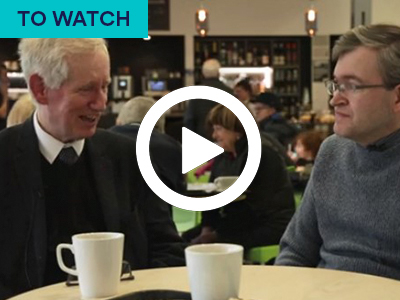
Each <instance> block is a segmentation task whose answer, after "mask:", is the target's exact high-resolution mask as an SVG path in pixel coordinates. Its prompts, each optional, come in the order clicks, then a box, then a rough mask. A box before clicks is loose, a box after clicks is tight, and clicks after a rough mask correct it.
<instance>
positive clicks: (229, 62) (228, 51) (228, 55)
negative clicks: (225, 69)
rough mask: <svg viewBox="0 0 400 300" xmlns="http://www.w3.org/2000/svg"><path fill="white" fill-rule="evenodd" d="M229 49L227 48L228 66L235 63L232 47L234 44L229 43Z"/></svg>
mask: <svg viewBox="0 0 400 300" xmlns="http://www.w3.org/2000/svg"><path fill="white" fill-rule="evenodd" d="M227 48H228V49H227V50H226V64H227V65H228V66H232V65H233V49H232V45H231V44H228V47H227Z"/></svg>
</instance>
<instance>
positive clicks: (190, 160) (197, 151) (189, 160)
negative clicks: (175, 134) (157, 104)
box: [182, 127, 224, 174]
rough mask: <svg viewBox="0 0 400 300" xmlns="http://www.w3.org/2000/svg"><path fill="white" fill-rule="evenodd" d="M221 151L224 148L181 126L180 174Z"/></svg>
mask: <svg viewBox="0 0 400 300" xmlns="http://www.w3.org/2000/svg"><path fill="white" fill-rule="evenodd" d="M223 152H224V149H223V148H221V147H220V146H218V145H216V144H214V143H211V142H210V141H209V140H207V139H205V138H203V137H202V136H200V135H198V134H197V133H194V132H193V131H191V130H189V129H187V128H186V127H182V174H186V173H187V172H189V171H190V170H193V169H194V168H197V167H198V166H200V165H202V164H204V163H205V162H207V161H209V160H210V159H212V158H214V157H216V156H217V155H220V154H221V153H223Z"/></svg>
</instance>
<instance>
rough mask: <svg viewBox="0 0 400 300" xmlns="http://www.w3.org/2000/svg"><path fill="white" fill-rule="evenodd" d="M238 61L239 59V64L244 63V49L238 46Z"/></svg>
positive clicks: (242, 64)
mask: <svg viewBox="0 0 400 300" xmlns="http://www.w3.org/2000/svg"><path fill="white" fill-rule="evenodd" d="M238 61H239V66H244V65H246V59H245V53H244V49H243V48H242V47H240V48H239V57H238Z"/></svg>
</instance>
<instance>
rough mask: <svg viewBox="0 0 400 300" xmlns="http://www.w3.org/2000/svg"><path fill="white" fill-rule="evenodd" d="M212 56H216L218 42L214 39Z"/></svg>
mask: <svg viewBox="0 0 400 300" xmlns="http://www.w3.org/2000/svg"><path fill="white" fill-rule="evenodd" d="M212 56H213V57H218V44H217V42H216V41H214V42H213V43H212Z"/></svg>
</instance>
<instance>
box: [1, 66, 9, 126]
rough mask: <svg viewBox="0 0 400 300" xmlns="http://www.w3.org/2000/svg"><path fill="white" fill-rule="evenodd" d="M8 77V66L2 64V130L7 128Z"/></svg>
mask: <svg viewBox="0 0 400 300" xmlns="http://www.w3.org/2000/svg"><path fill="white" fill-rule="evenodd" d="M8 84H9V80H8V76H7V68H6V66H5V65H4V64H3V63H1V62H0V130H2V129H4V128H6V119H7V114H8Z"/></svg>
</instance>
